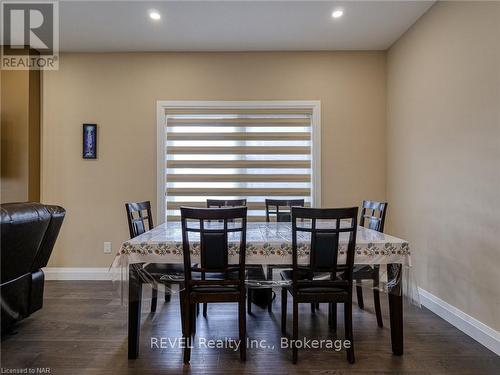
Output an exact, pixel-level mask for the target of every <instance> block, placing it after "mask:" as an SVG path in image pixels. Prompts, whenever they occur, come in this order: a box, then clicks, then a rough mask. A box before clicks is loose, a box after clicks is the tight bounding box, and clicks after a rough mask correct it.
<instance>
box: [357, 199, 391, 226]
mask: <svg viewBox="0 0 500 375" xmlns="http://www.w3.org/2000/svg"><path fill="white" fill-rule="evenodd" d="M386 213H387V202H375V201H363V206H362V208H361V215H360V218H359V225H361V226H362V227H366V228H368V229H373V230H376V231H378V232H383V231H384V224H385V214H386Z"/></svg>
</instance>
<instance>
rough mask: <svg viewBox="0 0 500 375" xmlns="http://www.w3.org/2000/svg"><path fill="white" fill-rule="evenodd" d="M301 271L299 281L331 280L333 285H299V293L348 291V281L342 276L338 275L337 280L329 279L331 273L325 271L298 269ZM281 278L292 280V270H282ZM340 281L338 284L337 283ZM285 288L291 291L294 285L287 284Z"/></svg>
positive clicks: (337, 292)
mask: <svg viewBox="0 0 500 375" xmlns="http://www.w3.org/2000/svg"><path fill="white" fill-rule="evenodd" d="M298 271H299V277H298V280H299V281H303V282H304V281H305V282H306V283H308V282H307V280H310V281H311V283H313V284H314V282H315V281H316V282H321V281H325V282H331V284H332V285H298V286H297V287H298V293H299V294H318V293H335V294H339V293H347V288H348V285H347V282H346V281H345V280H343V279H342V278H341V277H339V276H337V279H336V280H329V279H328V277H329V273H325V272H316V273H313V272H312V271H310V270H309V269H300V268H299V269H298ZM280 275H281V278H282V279H283V280H285V281H291V280H292V270H285V271H281V272H280ZM336 283H338V285H335V284H336ZM284 288H285V289H288V290H289V292H291V290H292V288H293V286H292V285H291V284H290V285H286V286H284Z"/></svg>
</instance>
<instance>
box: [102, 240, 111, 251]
mask: <svg viewBox="0 0 500 375" xmlns="http://www.w3.org/2000/svg"><path fill="white" fill-rule="evenodd" d="M103 249H104V254H111V249H112V246H111V242H104V248H103Z"/></svg>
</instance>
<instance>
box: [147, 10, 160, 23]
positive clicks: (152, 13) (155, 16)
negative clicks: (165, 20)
mask: <svg viewBox="0 0 500 375" xmlns="http://www.w3.org/2000/svg"><path fill="white" fill-rule="evenodd" d="M149 18H151V19H152V20H154V21H158V20H159V19H160V18H161V14H160V12H158V11H157V10H150V11H149Z"/></svg>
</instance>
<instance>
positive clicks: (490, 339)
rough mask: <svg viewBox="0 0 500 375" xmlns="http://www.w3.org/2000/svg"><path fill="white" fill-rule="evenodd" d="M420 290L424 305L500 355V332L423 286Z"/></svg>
mask: <svg viewBox="0 0 500 375" xmlns="http://www.w3.org/2000/svg"><path fill="white" fill-rule="evenodd" d="M418 292H419V294H420V302H421V303H422V305H424V306H425V307H427V308H428V309H429V310H431V311H432V312H433V313H434V314H436V315H438V316H439V317H441V318H443V319H444V320H446V321H447V322H448V323H450V324H452V325H453V326H455V327H456V328H458V329H459V330H460V331H462V332H463V333H465V334H466V335H468V336H470V337H472V338H473V339H474V340H476V341H477V342H479V343H480V344H482V345H484V346H485V347H487V348H488V349H489V350H491V351H492V352H494V353H495V354H497V355H500V332H498V331H496V330H494V329H493V328H491V327H489V326H487V325H486V324H484V323H481V322H480V321H479V320H477V319H475V318H473V317H472V316H470V315H467V314H466V313H464V312H463V311H461V310H459V309H457V308H456V307H455V306H452V305H450V304H449V303H447V302H445V301H443V300H442V299H440V298H438V297H436V296H435V295H433V294H431V293H429V292H428V291H426V290H424V289H422V288H418Z"/></svg>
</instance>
